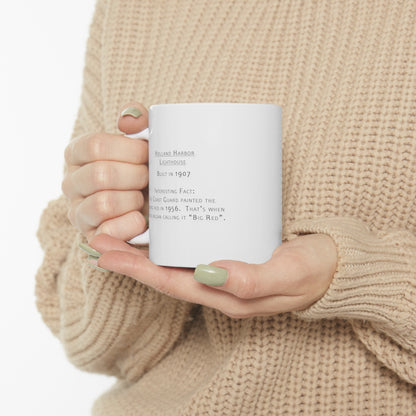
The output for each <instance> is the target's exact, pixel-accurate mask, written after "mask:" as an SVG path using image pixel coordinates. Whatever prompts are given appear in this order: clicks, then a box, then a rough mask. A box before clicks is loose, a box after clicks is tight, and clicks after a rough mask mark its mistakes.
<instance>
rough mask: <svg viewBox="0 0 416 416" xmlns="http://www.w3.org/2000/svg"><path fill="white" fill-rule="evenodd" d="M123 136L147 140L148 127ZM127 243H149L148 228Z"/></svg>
mask: <svg viewBox="0 0 416 416" xmlns="http://www.w3.org/2000/svg"><path fill="white" fill-rule="evenodd" d="M125 137H129V138H130V139H143V140H147V141H149V129H148V128H146V129H144V130H142V131H139V132H138V133H133V134H126V135H125ZM127 242H128V243H129V244H134V245H144V244H149V229H147V230H146V231H145V232H144V233H142V234H139V235H136V237H133V238H131V239H130V240H129V241H127Z"/></svg>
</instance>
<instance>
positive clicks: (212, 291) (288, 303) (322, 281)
mask: <svg viewBox="0 0 416 416" xmlns="http://www.w3.org/2000/svg"><path fill="white" fill-rule="evenodd" d="M90 245H91V246H92V247H93V248H94V249H95V250H97V251H98V252H99V253H101V256H100V257H98V258H94V257H90V258H89V262H90V264H91V265H92V266H94V267H98V268H101V269H106V270H112V271H115V272H117V273H121V274H124V275H127V276H131V277H132V278H134V279H136V280H138V281H140V282H142V283H144V284H146V285H148V286H151V287H153V288H154V289H156V290H158V291H160V292H163V293H165V294H167V295H169V296H172V297H175V298H178V299H182V300H186V301H188V302H192V303H196V304H202V305H206V306H209V307H212V308H215V309H218V310H220V311H222V312H223V313H225V314H226V315H228V316H230V317H232V318H246V317H252V316H267V315H274V314H277V313H283V312H289V311H295V310H303V309H306V308H307V307H309V306H310V305H312V304H313V303H314V302H315V301H317V300H318V299H320V298H321V297H322V296H323V295H324V294H325V292H326V291H327V289H328V287H329V285H330V283H331V281H332V278H333V276H334V273H335V271H336V267H337V257H338V255H337V249H336V246H335V243H334V242H333V240H332V238H331V237H329V236H327V235H323V234H310V235H305V236H300V237H297V238H295V239H294V240H292V241H290V242H285V243H283V244H282V245H281V246H279V247H278V248H277V249H276V250H275V251H274V253H273V256H272V258H271V259H270V260H269V261H267V262H266V263H264V264H258V265H255V264H247V263H243V262H238V261H230V260H223V261H217V262H214V263H211V265H210V266H203V265H201V266H198V267H197V268H196V270H195V274H194V270H193V269H180V268H171V267H162V266H156V265H155V264H153V263H152V262H151V261H150V260H149V258H148V251H146V250H139V249H136V248H134V247H132V246H130V245H129V244H127V243H125V242H124V241H121V240H118V239H115V238H113V237H111V236H108V235H104V234H102V235H97V236H96V237H95V238H94V239H93V240H92V241H91V243H90Z"/></svg>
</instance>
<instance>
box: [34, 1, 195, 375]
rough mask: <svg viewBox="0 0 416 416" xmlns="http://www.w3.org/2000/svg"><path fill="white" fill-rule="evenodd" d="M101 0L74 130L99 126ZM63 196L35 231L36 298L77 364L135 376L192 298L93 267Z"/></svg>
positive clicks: (176, 331) (157, 352)
mask: <svg viewBox="0 0 416 416" xmlns="http://www.w3.org/2000/svg"><path fill="white" fill-rule="evenodd" d="M105 3H106V1H104V0H103V1H102V0H99V1H98V3H97V6H96V10H95V14H94V18H93V21H92V24H91V27H90V36H89V40H88V45H87V55H86V61H85V69H84V85H83V92H82V97H81V106H80V109H79V113H78V116H77V121H76V123H75V127H74V136H78V135H79V134H87V133H91V132H97V131H101V130H103V122H102V120H103V116H102V107H103V105H102V97H101V75H100V55H101V27H102V24H103V21H104V19H105ZM67 209H68V207H67V201H66V198H64V197H63V196H62V197H60V198H58V199H57V200H55V201H51V202H50V203H49V204H48V206H47V208H46V209H45V210H44V212H43V214H42V217H41V220H40V225H39V229H38V238H39V241H40V244H41V247H42V250H43V251H44V258H43V262H42V264H41V266H40V268H39V270H38V272H37V275H36V304H37V307H38V310H39V311H40V313H41V316H42V318H43V320H44V322H45V323H46V324H47V326H48V327H49V328H50V329H51V331H52V332H53V334H55V335H56V336H57V337H58V339H59V340H60V342H61V343H62V344H63V347H64V349H65V351H66V354H67V356H68V358H69V360H70V361H71V362H72V363H73V364H74V365H76V366H77V367H79V368H81V369H83V370H86V371H91V372H100V373H104V374H109V375H114V376H117V377H119V378H123V379H127V380H135V379H137V378H138V377H140V375H141V374H143V373H144V372H146V371H147V370H148V369H149V368H151V367H152V366H154V365H155V364H156V363H157V362H158V361H159V360H160V359H161V358H162V357H163V356H164V355H165V354H166V353H167V352H168V351H169V350H170V349H171V348H172V346H173V345H174V343H175V342H176V340H177V339H178V337H179V336H180V334H181V333H182V330H183V328H184V325H185V323H186V322H187V320H188V317H189V312H190V308H191V306H190V304H188V303H186V302H181V301H178V300H174V299H171V298H169V297H167V296H165V295H162V294H160V293H158V292H156V291H154V290H153V289H150V288H148V287H146V286H144V285H142V284H140V283H138V282H137V281H135V280H133V279H132V278H130V277H127V276H122V275H118V274H115V273H110V272H106V273H103V272H101V271H98V270H96V269H94V268H92V267H91V266H89V265H88V264H87V261H86V260H87V255H86V253H84V252H82V251H81V250H80V249H79V248H78V245H79V243H80V242H85V240H84V237H83V236H82V235H81V234H80V233H79V232H78V231H77V230H76V229H75V228H74V227H72V225H71V224H70V223H69V221H68V218H67Z"/></svg>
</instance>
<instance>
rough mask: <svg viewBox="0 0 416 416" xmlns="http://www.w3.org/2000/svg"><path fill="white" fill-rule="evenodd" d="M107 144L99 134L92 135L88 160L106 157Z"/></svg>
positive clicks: (89, 140) (88, 149)
mask: <svg viewBox="0 0 416 416" xmlns="http://www.w3.org/2000/svg"><path fill="white" fill-rule="evenodd" d="M104 150H105V143H104V140H102V137H101V136H100V135H99V134H92V135H90V136H89V137H88V141H87V150H86V151H87V154H88V160H98V159H100V158H102V157H103V156H104Z"/></svg>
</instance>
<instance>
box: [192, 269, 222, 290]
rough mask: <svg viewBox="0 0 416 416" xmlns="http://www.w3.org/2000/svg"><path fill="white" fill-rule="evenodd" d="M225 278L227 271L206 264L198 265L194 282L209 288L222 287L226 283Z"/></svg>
mask: <svg viewBox="0 0 416 416" xmlns="http://www.w3.org/2000/svg"><path fill="white" fill-rule="evenodd" d="M227 277H228V271H227V270H225V269H222V268H221V267H215V266H208V265H206V264H198V266H197V267H196V269H195V273H194V279H195V280H196V281H198V282H200V283H203V284H204V285H209V286H222V285H223V284H224V283H225V282H226V280H227Z"/></svg>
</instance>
